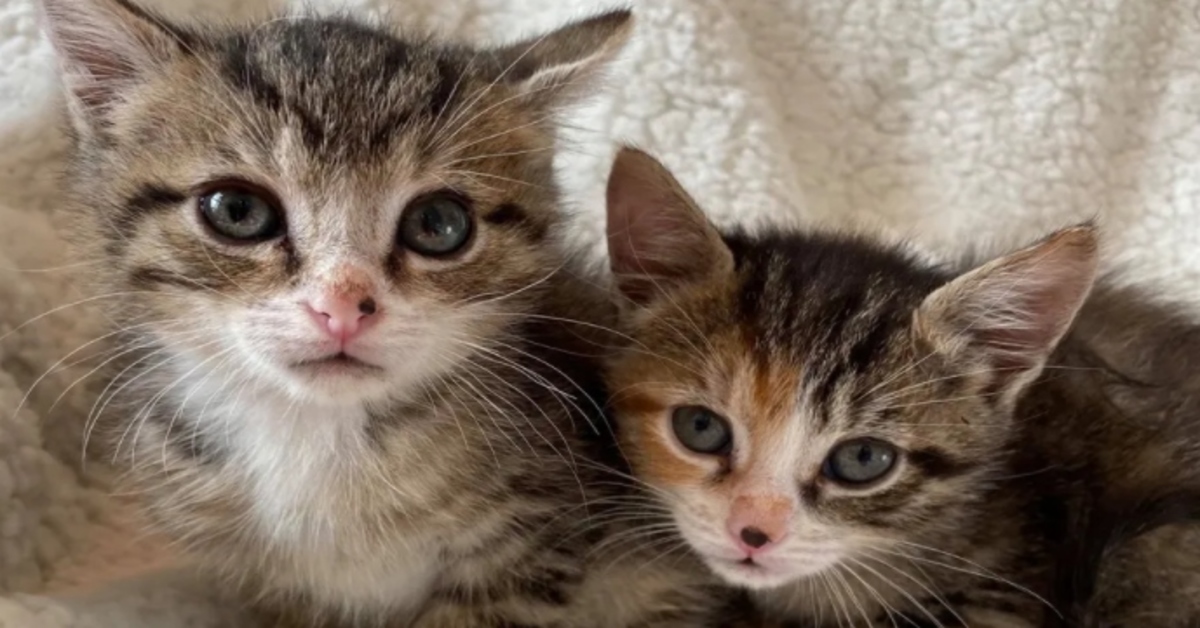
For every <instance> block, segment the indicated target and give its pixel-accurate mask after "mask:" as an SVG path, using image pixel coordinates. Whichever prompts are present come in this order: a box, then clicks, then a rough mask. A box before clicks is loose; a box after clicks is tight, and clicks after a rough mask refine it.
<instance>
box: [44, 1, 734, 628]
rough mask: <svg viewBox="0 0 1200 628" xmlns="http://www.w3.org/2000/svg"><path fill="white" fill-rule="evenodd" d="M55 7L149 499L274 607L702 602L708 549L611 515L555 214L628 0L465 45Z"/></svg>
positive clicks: (76, 193) (647, 618) (643, 615)
mask: <svg viewBox="0 0 1200 628" xmlns="http://www.w3.org/2000/svg"><path fill="white" fill-rule="evenodd" d="M44 8H45V18H46V23H47V24H48V28H49V33H50V36H51V39H52V41H53V43H54V45H55V47H56V48H57V51H58V53H59V56H60V59H61V66H62V70H63V76H64V79H65V83H66V87H67V92H68V96H69V111H70V114H71V116H70V118H71V124H72V130H73V134H74V140H75V151H74V154H73V159H72V162H71V168H70V176H69V179H68V183H69V186H70V188H71V192H72V195H73V199H74V202H73V210H74V211H75V213H76V215H77V222H78V224H79V228H80V229H79V230H80V237H79V238H78V240H79V241H80V245H81V246H82V247H83V253H84V254H85V255H87V256H88V257H89V258H92V259H95V260H97V261H98V263H97V264H95V266H94V267H95V268H96V270H97V273H96V276H95V277H94V280H95V281H96V283H97V285H98V286H99V287H101V288H102V289H103V290H104V293H103V295H104V296H103V298H104V300H105V301H106V302H108V303H109V304H110V305H111V306H112V307H111V308H110V315H111V317H112V318H113V319H114V320H115V321H116V323H117V325H118V326H119V327H120V331H122V332H123V335H124V344H123V345H122V346H123V347H124V348H125V349H124V351H123V352H122V354H120V355H123V356H124V358H123V360H121V361H119V362H118V363H119V364H120V365H121V368H120V369H119V373H118V374H117V375H116V376H115V378H114V380H113V382H112V384H110V388H109V389H108V390H107V391H106V392H107V396H106V399H105V400H104V401H102V402H101V404H100V405H101V406H102V407H104V408H109V409H111V408H117V407H118V406H120V408H119V412H118V413H117V414H119V415H120V416H119V417H118V419H119V420H120V425H119V426H118V428H117V429H116V430H115V432H116V435H117V436H118V438H119V441H120V442H119V444H118V446H120V447H122V449H123V451H124V452H127V453H128V457H129V460H130V461H131V463H132V469H131V475H132V478H133V481H134V482H135V483H136V484H137V488H138V489H139V490H140V491H141V492H142V493H143V494H144V496H145V501H146V506H147V510H148V512H149V515H150V516H151V518H152V519H153V520H154V522H155V523H156V524H157V525H158V526H159V527H160V528H161V529H163V530H164V531H165V532H166V533H168V534H169V535H170V536H171V537H173V538H174V539H175V540H176V541H177V542H178V543H179V545H181V546H182V547H184V548H186V549H187V550H189V551H190V553H191V554H192V555H193V556H195V557H196V558H197V559H198V560H199V562H200V563H201V565H202V566H203V567H204V568H205V569H207V570H209V571H210V573H213V574H216V575H218V576H221V579H222V580H224V581H226V582H228V583H230V584H231V585H233V586H234V587H235V588H236V592H237V593H238V594H240V595H244V596H246V598H247V599H248V600H250V601H252V602H253V603H254V606H255V609H256V611H257V612H259V613H260V614H261V615H262V616H263V622H264V624H267V625H275V624H281V625H323V626H333V625H347V626H349V625H354V626H359V625H386V626H410V625H411V626H421V627H459V626H484V627H486V626H595V627H607V626H612V627H617V626H635V625H636V626H701V625H706V624H707V623H708V622H709V621H710V620H712V621H715V619H713V618H714V617H716V615H715V613H716V612H717V610H719V609H718V608H717V607H719V606H721V605H722V604H724V598H723V597H722V596H721V595H720V594H719V592H717V591H714V590H712V589H711V588H710V587H709V586H708V580H707V576H705V575H704V573H703V570H702V569H699V570H696V569H691V570H689V568H688V563H687V561H686V560H676V561H672V560H655V559H657V558H662V557H663V556H662V554H663V551H664V549H665V546H664V545H656V544H654V543H646V542H645V541H646V539H644V538H639V537H636V535H635V534H634V532H636V529H635V528H632V527H630V528H628V529H627V530H623V529H622V528H621V527H620V526H621V523H622V521H623V520H624V519H629V520H630V522H631V523H630V524H629V525H630V526H632V525H633V523H635V520H637V519H638V518H639V517H640V516H641V514H642V511H641V510H640V509H639V503H640V502H639V501H638V497H637V496H636V495H632V494H622V493H619V492H617V493H615V494H610V493H612V492H613V491H609V490H608V488H609V487H611V486H612V485H613V484H615V483H616V482H615V480H613V479H611V478H609V477H608V476H607V475H606V472H605V471H603V470H602V466H601V463H602V462H603V461H604V458H603V450H604V448H605V442H604V439H603V438H602V432H601V431H600V430H601V428H602V425H601V421H600V419H601V417H600V416H599V412H598V405H599V401H598V400H599V399H600V398H601V397H600V396H599V395H600V393H599V392H598V384H597V382H595V381H594V380H595V379H596V377H595V373H596V365H595V363H594V356H595V354H596V351H595V347H597V346H599V343H598V342H595V341H592V340H589V338H588V336H589V333H590V331H591V330H592V329H593V328H602V327H603V326H604V325H606V324H607V319H606V316H607V314H606V312H608V308H607V306H606V305H605V303H606V301H605V298H606V297H605V295H603V294H602V293H601V291H599V290H596V289H593V288H592V287H591V286H590V285H589V284H588V283H587V282H586V281H584V280H581V279H579V278H577V277H576V276H575V275H574V274H573V273H574V272H575V271H574V266H575V264H574V263H573V262H572V260H571V259H570V258H569V256H567V255H566V254H565V253H564V252H563V251H562V250H561V249H560V247H559V245H558V243H557V242H558V235H559V231H560V227H561V223H562V222H563V216H562V215H561V214H560V212H559V211H557V206H558V205H559V192H558V189H557V187H556V184H555V181H554V178H553V176H552V149H553V146H554V135H555V124H554V117H555V114H556V112H557V111H558V110H559V109H560V108H561V107H562V106H564V105H566V104H568V103H569V102H570V101H571V100H573V99H575V98H577V97H580V96H584V95H586V94H587V93H588V92H590V91H591V90H592V89H594V81H593V80H592V79H593V78H594V77H595V76H596V75H597V74H598V73H599V72H600V71H601V70H602V68H603V67H604V65H605V63H606V62H607V61H608V60H609V59H610V58H611V57H613V56H614V55H615V54H616V53H617V51H618V50H619V49H620V48H621V46H622V44H623V42H624V40H625V39H626V38H627V36H628V34H629V32H630V26H631V21H630V20H631V17H630V14H629V12H628V11H614V12H610V13H606V14H602V15H598V16H596V17H593V18H590V19H585V20H582V21H579V22H576V23H574V24H571V25H568V26H565V27H563V28H561V29H559V30H557V31H554V32H551V33H549V34H546V35H543V36H541V37H537V38H534V39H531V40H527V41H521V42H518V43H515V44H513V45H510V46H503V47H493V48H475V47H469V46H459V45H451V44H448V43H443V42H439V41H437V40H434V39H429V38H412V37H403V36H400V35H398V34H395V33H393V32H390V31H388V30H386V29H384V28H380V27H375V26H370V25H367V24H364V23H360V22H357V21H353V20H350V19H346V18H338V17H328V18H321V17H294V18H286V19H285V18H280V19H275V20H270V21H262V22H259V23H256V24H248V25H245V26H222V27H217V26H209V27H200V26H194V25H183V24H172V23H169V22H167V21H165V20H164V19H162V18H161V17H158V16H155V15H153V14H151V13H149V12H147V11H146V10H144V9H142V8H139V7H137V6H135V5H133V4H131V3H129V2H127V1H126V0H45V4H44ZM114 397H116V398H119V400H118V401H117V402H116V403H112V404H110V403H109V401H112V399H113V398H114ZM121 401H125V402H126V403H124V404H122V403H121ZM647 516H649V515H647ZM630 530H632V532H631V531H630ZM622 535H624V536H622ZM658 538H659V540H662V541H669V540H670V538H669V537H667V536H665V535H660V536H659V537H658ZM632 541H637V542H632ZM667 545H670V543H667ZM606 548H607V550H608V552H607V553H606V552H605V551H604V550H605V549H606ZM621 556H624V558H625V559H624V560H620V561H618V560H616V559H617V558H618V557H621ZM676 558H678V556H676Z"/></svg>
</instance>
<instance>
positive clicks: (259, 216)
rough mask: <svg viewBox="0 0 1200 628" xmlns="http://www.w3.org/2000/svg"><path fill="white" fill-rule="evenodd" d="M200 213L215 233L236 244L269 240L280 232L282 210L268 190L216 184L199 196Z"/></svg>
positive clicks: (281, 229)
mask: <svg viewBox="0 0 1200 628" xmlns="http://www.w3.org/2000/svg"><path fill="white" fill-rule="evenodd" d="M199 203H200V215H201V216H202V217H203V218H204V222H206V223H208V226H209V227H211V228H212V230H213V231H215V232H216V233H217V235H220V236H223V237H225V238H229V239H230V240H233V241H235V242H239V243H251V242H262V241H264V240H270V239H271V238H274V237H276V236H278V235H280V233H282V231H283V212H282V211H281V210H280V209H279V205H278V204H277V203H276V202H275V200H274V199H273V198H271V197H270V196H269V195H268V194H267V193H265V192H261V191H258V190H255V189H254V188H252V187H249V186H242V185H227V186H222V187H215V188H212V189H210V190H209V191H207V192H205V193H204V194H202V195H201V196H200V199H199Z"/></svg>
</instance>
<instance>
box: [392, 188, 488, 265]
mask: <svg viewBox="0 0 1200 628" xmlns="http://www.w3.org/2000/svg"><path fill="white" fill-rule="evenodd" d="M471 230H472V224H471V212H470V210H468V209H467V205H466V202H465V201H463V200H462V199H461V198H459V197H458V196H457V195H455V194H452V193H450V192H438V193H435V194H430V195H427V196H423V197H421V198H418V199H417V200H415V201H413V202H412V204H410V205H409V206H408V207H407V208H405V210H404V215H403V216H401V217H400V232H399V234H397V239H398V240H399V241H400V242H399V243H400V245H402V246H404V247H405V248H407V249H410V250H412V251H415V252H416V253H418V254H420V255H424V256H426V257H440V256H443V255H450V254H451V253H454V252H455V251H458V250H459V249H461V248H462V247H463V246H465V245H466V244H467V241H468V240H469V239H470V238H471Z"/></svg>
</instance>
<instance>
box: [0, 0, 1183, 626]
mask: <svg viewBox="0 0 1200 628" xmlns="http://www.w3.org/2000/svg"><path fill="white" fill-rule="evenodd" d="M334 2H337V3H338V4H337V5H335V4H334ZM156 4H158V5H160V6H162V7H163V8H164V9H165V10H166V11H167V12H168V13H169V14H173V15H179V14H197V13H199V14H208V15H210V16H222V17H228V16H230V15H231V14H233V13H237V12H239V11H245V10H252V9H253V7H248V5H247V3H246V2H244V0H160V1H159V2H157V3H156ZM311 4H314V5H315V6H316V8H317V9H318V10H329V9H332V8H341V7H344V6H345V4H344V3H342V2H341V1H340V0H316V1H315V2H312V3H311ZM607 4H610V3H606V2H604V1H603V0H594V1H592V0H577V1H574V2H572V1H567V0H391V2H389V1H388V0H359V1H358V2H351V3H350V6H349V7H348V8H349V9H350V10H353V11H363V12H380V11H384V12H389V13H391V14H392V18H393V19H397V20H402V21H407V22H411V23H413V24H415V25H417V26H419V27H433V28H438V29H442V30H444V31H445V32H452V33H454V34H455V36H459V37H467V38H473V39H474V38H484V39H505V38H509V37H511V36H512V35H513V34H515V33H522V34H527V33H532V32H535V31H538V30H541V29H544V28H549V27H551V26H553V25H555V24H557V23H560V22H562V21H564V20H567V19H569V18H573V17H578V16H580V15H583V14H586V13H589V12H591V11H594V10H596V9H597V8H599V7H602V6H606V5H607ZM632 4H633V6H634V8H635V10H636V11H637V13H638V19H639V27H638V28H639V35H638V37H637V38H636V39H635V41H634V43H633V45H632V46H631V47H630V49H629V51H628V54H627V55H626V57H625V60H624V65H623V66H622V67H620V68H618V70H617V72H616V79H617V80H614V81H612V85H611V88H612V89H611V90H610V91H609V92H608V93H607V94H606V95H603V96H601V97H599V98H597V100H596V101H595V102H594V103H593V105H592V106H590V107H588V108H586V109H584V110H582V111H580V112H579V114H578V115H577V116H576V117H575V118H574V119H573V120H572V123H573V126H574V130H573V131H572V133H571V135H570V139H571V143H570V144H571V145H570V148H569V150H568V151H566V152H565V153H564V155H563V159H562V169H563V173H564V177H565V180H566V182H567V183H568V185H569V187H570V190H571V191H572V194H573V197H574V199H575V205H576V207H577V208H578V210H579V214H580V220H579V230H578V236H579V237H578V243H579V245H580V246H581V247H589V248H597V247H598V246H599V243H600V242H602V240H601V238H599V237H598V236H599V233H600V229H601V227H602V219H601V211H600V210H601V200H602V194H601V192H602V185H603V179H604V175H605V170H606V167H607V162H608V160H609V158H610V156H611V154H612V140H613V139H614V138H620V139H625V140H631V141H634V142H636V143H638V144H640V145H642V146H644V147H646V148H648V149H650V150H652V151H655V152H657V153H659V154H661V155H662V156H663V157H664V160H665V161H666V163H667V164H668V165H669V166H670V167H672V168H673V169H674V170H675V171H676V172H677V173H678V174H679V176H680V178H681V179H682V180H683V181H684V183H685V184H686V185H688V186H689V188H690V189H691V190H692V191H693V193H694V194H695V196H696V197H697V198H698V199H699V200H700V201H701V203H702V204H703V205H704V206H705V207H706V208H707V209H708V210H709V211H710V212H711V213H712V214H713V215H714V216H715V217H716V218H717V219H718V220H719V221H721V222H725V223H729V222H757V221H780V220H800V221H804V222H808V223H822V224H827V225H835V226H846V225H851V224H856V223H862V222H868V223H876V224H880V225H883V226H884V227H887V228H890V229H891V230H892V231H893V232H896V233H899V234H900V235H904V236H909V237H912V238H915V239H916V240H917V241H919V242H921V243H925V244H927V245H929V246H930V247H932V248H934V249H936V250H943V251H950V252H952V251H955V250H960V249H962V248H963V247H965V246H967V245H978V244H986V243H996V242H1002V243H1012V242H1013V241H1014V240H1016V239H1019V238H1025V237H1028V236H1029V235H1031V234H1035V233H1040V232H1041V231H1043V230H1047V229H1050V228H1053V227H1056V226H1059V225H1062V224H1064V223H1066V222H1070V221H1074V220H1077V219H1081V218H1088V217H1099V218H1100V219H1101V222H1102V225H1103V226H1104V227H1105V228H1106V232H1107V236H1108V238H1109V240H1108V242H1109V244H1110V245H1111V248H1110V253H1111V256H1110V258H1111V259H1112V260H1115V261H1117V262H1119V263H1120V264H1121V265H1123V266H1124V267H1126V268H1129V269H1131V270H1132V271H1133V275H1134V276H1135V277H1137V278H1138V279H1139V280H1146V281H1155V282H1158V283H1159V284H1160V285H1162V286H1164V287H1165V288H1167V289H1168V290H1169V291H1170V292H1171V293H1172V294H1173V295H1175V296H1178V297H1180V298H1184V299H1192V300H1195V299H1200V247H1198V246H1197V245H1200V212H1198V211H1197V208H1196V205H1197V199H1198V193H1200V66H1197V61H1196V60H1197V59H1200V0H1138V1H1136V2H1133V1H1122V0H1036V1H1034V0H992V1H988V2H968V1H966V0H912V1H910V2H886V1H885V2H846V1H845V0H738V1H737V2H732V1H729V0H632ZM36 15H37V12H36V7H35V0H0V593H3V594H4V596H3V597H0V627H4V628H9V627H14V628H15V627H20V628H24V627H38V628H61V627H66V626H78V627H83V626H88V627H91V626H96V627H99V626H116V627H122V628H123V627H135V626H163V627H171V626H204V625H209V626H214V627H215V626H229V625H232V624H231V623H230V622H232V621H233V618H232V617H228V616H225V615H223V611H220V610H219V608H220V607H219V604H218V603H217V602H216V601H215V600H211V599H210V598H209V597H208V596H207V595H206V593H205V587H204V586H203V584H202V583H201V582H199V581H196V580H194V579H192V578H191V577H190V576H189V575H188V574H186V572H180V573H178V574H175V575H172V576H170V577H168V576H163V575H159V574H154V573H152V574H151V575H149V576H145V575H143V576H141V579H133V580H123V581H121V582H120V583H114V582H113V581H114V579H120V578H126V577H132V576H135V575H136V574H138V573H139V572H147V571H152V570H155V569H161V568H164V567H163V563H164V561H169V558H168V557H169V553H168V552H167V550H166V549H165V548H164V547H163V546H162V545H161V544H159V543H156V542H154V540H153V539H151V538H149V537H145V536H143V535H141V534H139V533H138V532H137V524H136V522H134V521H133V520H131V519H130V518H129V516H128V515H127V512H128V509H127V508H126V507H125V506H124V505H123V503H122V502H121V501H120V500H118V499H117V498H115V497H113V496H111V495H110V494H109V492H108V491H107V490H106V489H104V488H103V486H104V484H103V483H97V482H91V481H89V482H84V481H83V480H81V478H82V477H84V476H83V475H81V474H80V470H81V466H80V462H79V450H80V449H79V445H80V441H81V434H82V433H83V419H84V417H85V416H86V415H87V413H88V410H89V409H90V407H91V404H92V402H93V400H94V399H95V395H96V393H97V392H98V388H97V387H95V386H92V385H89V384H88V383H86V382H85V383H84V384H81V385H78V386H74V387H71V384H72V382H74V381H75V379H76V378H78V377H79V376H80V375H83V374H85V372H86V371H84V372H80V369H79V368H70V367H69V365H70V363H72V362H73V361H75V359H76V358H77V357H79V356H80V355H82V354H83V352H84V351H86V350H88V347H85V348H84V349H83V350H82V351H81V352H80V353H76V354H73V355H72V354H71V352H72V351H73V350H75V349H77V348H79V347H80V346H81V345H83V344H84V343H87V342H88V341H89V340H92V339H94V338H96V337H97V336H98V335H99V334H101V333H103V332H102V331H101V330H102V329H103V328H104V326H105V323H106V321H105V320H104V319H103V317H102V316H101V315H99V314H98V313H97V312H96V311H95V310H94V309H93V308H91V307H89V306H90V305H91V304H90V303H78V304H77V303H76V302H77V301H79V300H80V298H81V297H80V295H81V294H82V293H81V291H80V289H79V288H78V286H77V285H76V284H74V283H73V282H74V281H75V280H76V279H77V275H78V271H79V270H81V269H80V268H79V267H78V266H72V261H71V259H70V258H69V257H67V256H66V255H65V253H64V250H63V245H62V241H61V240H60V238H58V237H57V236H56V235H55V234H56V226H55V224H54V220H55V218H54V214H53V211H52V210H53V209H54V208H55V206H56V204H57V203H58V201H59V197H58V195H57V189H58V188H57V186H56V184H55V179H54V174H55V170H56V169H57V167H58V165H59V164H60V160H61V157H62V152H63V149H64V142H63V139H62V136H61V134H60V133H59V132H58V131H57V130H56V120H57V118H56V114H55V111H56V107H57V102H58V96H57V93H58V92H57V89H58V88H57V85H56V81H55V79H54V75H53V72H52V59H51V54H50V49H49V46H48V45H47V44H46V41H45V39H44V38H43V37H42V36H41V34H40V32H39V26H38V23H37V18H36ZM597 252H598V248H597ZM47 312H49V314H45V315H43V314H44V313H47ZM60 360H61V363H60ZM56 365H58V367H59V368H55V367H56ZM63 367H65V368H63ZM46 373H49V374H47V375H45V376H44V377H43V374H46ZM35 382H36V383H37V384H38V385H37V386H36V387H33V388H32V391H31V392H30V393H29V394H26V391H30V389H31V387H32V386H33V385H34V384H35ZM18 408H19V411H17V409H18Z"/></svg>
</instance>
